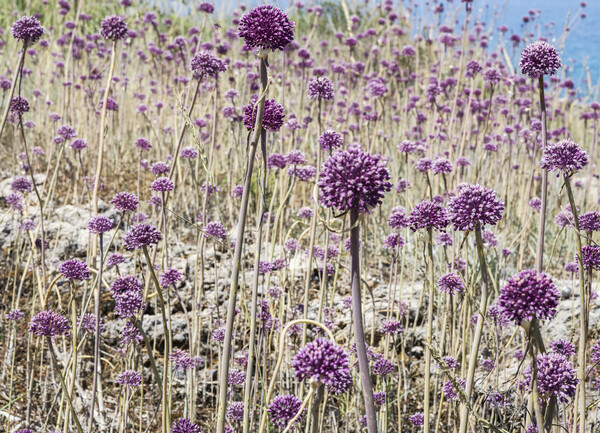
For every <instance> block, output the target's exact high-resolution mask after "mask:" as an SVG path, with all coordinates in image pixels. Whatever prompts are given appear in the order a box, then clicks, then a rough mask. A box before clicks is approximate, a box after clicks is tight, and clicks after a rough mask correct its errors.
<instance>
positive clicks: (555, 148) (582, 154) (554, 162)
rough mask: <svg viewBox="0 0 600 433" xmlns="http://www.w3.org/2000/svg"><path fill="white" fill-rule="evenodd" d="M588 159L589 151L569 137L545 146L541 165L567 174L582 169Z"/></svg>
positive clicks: (549, 169) (546, 168)
mask: <svg viewBox="0 0 600 433" xmlns="http://www.w3.org/2000/svg"><path fill="white" fill-rule="evenodd" d="M588 161H589V157H588V154H587V152H586V151H585V150H582V149H581V147H579V145H578V144H577V143H575V142H574V141H573V140H571V139H569V138H567V139H566V140H562V141H559V142H558V143H553V144H548V145H547V146H546V147H545V148H544V156H543V157H542V161H541V162H540V166H541V167H542V168H543V169H544V170H548V171H558V172H560V173H562V174H563V175H565V176H567V175H569V174H570V173H572V172H574V171H576V170H581V169H582V168H583V167H585V166H586V165H587V164H588Z"/></svg>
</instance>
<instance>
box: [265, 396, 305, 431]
mask: <svg viewBox="0 0 600 433" xmlns="http://www.w3.org/2000/svg"><path fill="white" fill-rule="evenodd" d="M301 406H302V400H300V399H299V398H298V397H296V396H295V395H278V396H277V397H275V398H274V399H273V401H272V402H271V404H270V405H269V407H268V408H267V411H268V412H269V419H270V420H271V422H272V423H273V424H274V425H276V426H279V427H286V426H287V425H288V423H289V422H290V421H291V420H292V419H293V418H294V417H295V416H296V415H297V414H298V411H300V407H301ZM302 412H303V414H304V409H303V410H302ZM303 414H302V415H303ZM302 415H300V416H299V417H298V419H297V420H296V422H298V421H300V420H302Z"/></svg>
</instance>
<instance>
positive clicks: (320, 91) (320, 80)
mask: <svg viewBox="0 0 600 433" xmlns="http://www.w3.org/2000/svg"><path fill="white" fill-rule="evenodd" d="M306 93H307V94H308V97H309V98H310V99H325V100H329V99H333V97H334V96H335V91H334V90H333V83H332V82H331V80H330V79H329V78H327V77H316V78H313V79H312V80H310V81H309V82H308V87H307V89H306Z"/></svg>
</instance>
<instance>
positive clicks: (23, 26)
mask: <svg viewBox="0 0 600 433" xmlns="http://www.w3.org/2000/svg"><path fill="white" fill-rule="evenodd" d="M43 34H44V29H43V28H42V25H41V24H40V22H39V21H38V20H37V19H36V18H35V17H21V18H20V19H18V20H17V21H15V23H14V24H13V26H12V35H13V36H14V38H15V39H19V40H21V41H24V42H27V43H35V42H37V41H38V39H40V38H41V37H42V35H43Z"/></svg>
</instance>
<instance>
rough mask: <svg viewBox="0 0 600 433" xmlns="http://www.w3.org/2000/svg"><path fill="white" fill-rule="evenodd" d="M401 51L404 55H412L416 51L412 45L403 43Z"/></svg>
mask: <svg viewBox="0 0 600 433" xmlns="http://www.w3.org/2000/svg"><path fill="white" fill-rule="evenodd" d="M401 53H402V55H403V56H404V57H414V56H415V54H416V53H417V51H416V50H415V48H414V47H413V46H412V45H405V46H403V47H402V51H401Z"/></svg>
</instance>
